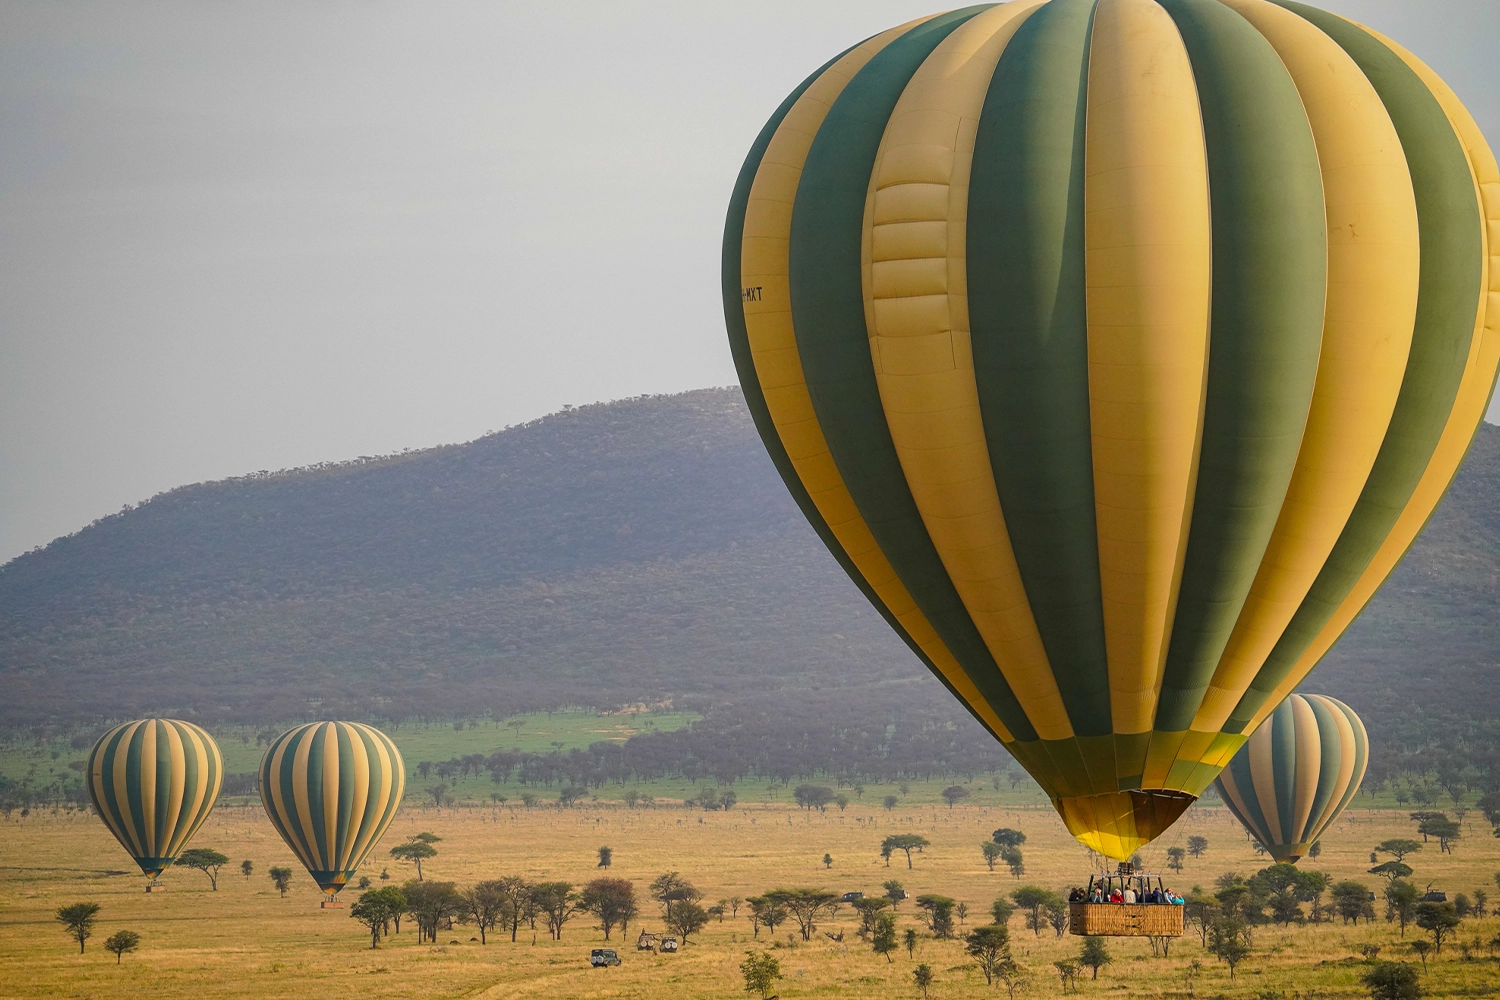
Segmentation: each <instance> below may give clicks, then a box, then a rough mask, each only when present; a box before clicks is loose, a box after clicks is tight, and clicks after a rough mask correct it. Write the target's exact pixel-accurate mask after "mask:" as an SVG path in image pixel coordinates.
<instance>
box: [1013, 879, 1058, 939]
mask: <svg viewBox="0 0 1500 1000" xmlns="http://www.w3.org/2000/svg"><path fill="white" fill-rule="evenodd" d="M1010 898H1011V899H1013V900H1015V901H1016V905H1017V906H1019V907H1020V908H1021V909H1023V910H1025V911H1026V926H1027V927H1028V928H1029V929H1030V930H1032V931H1033V932H1035V934H1036V935H1037V936H1038V937H1040V936H1041V933H1042V928H1043V927H1045V926H1046V925H1047V918H1046V917H1044V916H1042V908H1043V907H1045V906H1046V905H1047V904H1048V903H1050V902H1052V900H1053V899H1060V898H1061V897H1059V896H1058V895H1057V893H1055V892H1053V891H1052V890H1051V889H1044V888H1043V887H1041V886H1039V885H1023V886H1021V888H1019V889H1016V890H1014V891H1013V892H1011V894H1010Z"/></svg>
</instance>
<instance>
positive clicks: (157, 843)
mask: <svg viewBox="0 0 1500 1000" xmlns="http://www.w3.org/2000/svg"><path fill="white" fill-rule="evenodd" d="M87 773H88V789H89V800H90V801H91V802H93V804H94V809H95V810H96V811H97V812H98V813H99V816H100V818H102V819H103V820H104V823H105V825H106V826H108V827H109V832H110V833H113V834H114V835H115V839H116V840H118V841H119V842H120V844H121V845H122V846H123V847H124V848H125V850H126V851H128V852H129V853H130V856H131V857H132V858H134V859H135V863H136V864H138V865H140V866H141V872H142V873H144V874H145V875H146V877H147V878H148V879H150V882H148V883H147V886H146V891H147V892H150V891H152V890H153V889H155V888H156V887H157V879H158V878H159V877H160V875H161V873H162V872H164V871H166V870H167V869H168V868H169V867H171V864H172V862H173V861H175V860H177V855H179V854H181V853H182V851H183V849H184V848H185V847H186V846H187V842H188V841H189V840H191V839H192V836H193V834H194V833H196V832H197V831H198V828H199V827H200V826H202V825H203V821H204V820H206V819H208V814H209V811H210V810H212V809H213V807H214V801H215V800H216V799H217V798H218V797H219V786H220V785H221V784H222V783H223V781H224V759H223V758H222V757H220V756H219V746H218V744H217V743H215V742H214V740H213V737H212V736H209V735H208V733H206V732H204V731H203V730H202V729H200V728H198V727H197V726H195V725H193V724H192V723H191V722H181V721H179V720H177V719H141V720H139V721H137V722H127V723H125V724H124V725H122V726H116V727H115V728H113V729H111V730H110V731H109V732H107V733H105V734H104V735H103V736H101V737H99V742H97V743H95V744H94V749H92V750H90V751H89V759H88V772H87Z"/></svg>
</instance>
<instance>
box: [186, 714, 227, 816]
mask: <svg viewBox="0 0 1500 1000" xmlns="http://www.w3.org/2000/svg"><path fill="white" fill-rule="evenodd" d="M198 738H199V739H201V740H203V741H204V746H203V749H204V750H205V751H206V753H207V765H206V770H207V775H206V780H205V782H204V793H203V794H204V799H203V801H202V802H201V803H199V805H198V811H197V813H196V815H194V816H193V819H192V825H191V826H189V828H188V832H189V834H191V833H192V831H194V830H196V829H198V827H199V826H201V825H202V824H203V821H204V820H206V819H207V818H208V813H209V811H210V810H211V809H213V807H214V803H215V802H216V801H217V799H218V793H217V790H218V789H219V788H220V787H221V786H222V783H223V780H224V776H223V774H222V773H221V772H222V771H223V761H222V760H221V759H220V757H219V754H218V753H217V752H216V746H212V747H211V746H210V744H209V741H210V739H211V737H210V736H209V735H208V733H206V732H200V733H199V734H198Z"/></svg>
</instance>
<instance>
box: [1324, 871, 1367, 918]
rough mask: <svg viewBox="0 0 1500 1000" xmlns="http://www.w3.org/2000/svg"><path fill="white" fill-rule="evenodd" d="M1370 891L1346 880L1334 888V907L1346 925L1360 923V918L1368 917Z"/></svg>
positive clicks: (1359, 884)
mask: <svg viewBox="0 0 1500 1000" xmlns="http://www.w3.org/2000/svg"><path fill="white" fill-rule="evenodd" d="M1369 903H1370V890H1369V889H1366V888H1365V887H1364V885H1362V884H1361V883H1359V882H1355V881H1353V880H1352V879H1349V880H1345V881H1343V882H1340V883H1339V884H1337V885H1335V886H1334V887H1333V906H1334V909H1336V910H1337V911H1338V914H1339V916H1340V917H1342V918H1343V921H1344V923H1346V924H1347V923H1351V922H1352V923H1354V924H1356V925H1357V924H1358V923H1359V918H1360V917H1368V916H1370V914H1369V913H1368V912H1367V911H1368V910H1369V908H1370V905H1369Z"/></svg>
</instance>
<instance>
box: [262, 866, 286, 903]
mask: <svg viewBox="0 0 1500 1000" xmlns="http://www.w3.org/2000/svg"><path fill="white" fill-rule="evenodd" d="M266 876H267V877H268V878H269V879H270V880H271V884H272V885H274V886H275V887H276V891H277V892H279V893H281V898H282V899H285V898H286V891H287V890H288V889H290V888H291V887H292V870H291V869H290V868H280V867H275V868H272V869H270V870H269V871H267V872H266Z"/></svg>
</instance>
